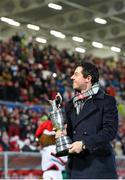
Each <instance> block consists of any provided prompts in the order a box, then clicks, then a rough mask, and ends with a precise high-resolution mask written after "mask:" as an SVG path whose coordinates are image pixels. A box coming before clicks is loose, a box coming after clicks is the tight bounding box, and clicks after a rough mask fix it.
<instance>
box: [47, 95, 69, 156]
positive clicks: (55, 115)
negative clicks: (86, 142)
mask: <svg viewBox="0 0 125 180" xmlns="http://www.w3.org/2000/svg"><path fill="white" fill-rule="evenodd" d="M49 102H50V104H51V105H52V111H51V112H50V119H51V120H52V123H53V125H54V127H55V129H56V130H61V131H63V130H64V116H63V113H62V109H61V108H60V107H61V103H62V97H61V95H60V93H57V95H56V98H55V99H54V100H49ZM71 143H72V142H71V139H70V138H69V137H68V136H66V135H63V136H61V137H59V138H57V139H56V156H66V155H67V154H68V149H69V145H70V144H71Z"/></svg>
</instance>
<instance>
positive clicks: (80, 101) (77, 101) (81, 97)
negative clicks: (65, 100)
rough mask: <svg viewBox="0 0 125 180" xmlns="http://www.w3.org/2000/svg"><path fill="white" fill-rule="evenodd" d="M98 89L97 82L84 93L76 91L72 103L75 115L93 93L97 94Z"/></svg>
mask: <svg viewBox="0 0 125 180" xmlns="http://www.w3.org/2000/svg"><path fill="white" fill-rule="evenodd" d="M98 91H99V84H98V83H95V84H94V85H93V86H92V87H91V88H90V89H89V90H88V91H86V92H84V93H77V94H76V95H75V96H74V97H73V104H74V107H75V108H76V113H77V115H78V114H79V113H80V110H81V109H82V108H83V106H84V104H85V102H86V101H87V100H88V99H90V98H92V96H93V95H94V94H97V93H98Z"/></svg>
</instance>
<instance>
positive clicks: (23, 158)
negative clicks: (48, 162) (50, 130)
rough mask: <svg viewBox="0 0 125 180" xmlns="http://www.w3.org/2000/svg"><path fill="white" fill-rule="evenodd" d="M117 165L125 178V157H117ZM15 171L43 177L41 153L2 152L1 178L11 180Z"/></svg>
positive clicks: (0, 162)
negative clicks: (32, 173)
mask: <svg viewBox="0 0 125 180" xmlns="http://www.w3.org/2000/svg"><path fill="white" fill-rule="evenodd" d="M116 163H117V171H118V175H119V177H121V178H125V156H117V157H116ZM13 170H15V171H16V170H25V171H27V170H39V171H40V172H41V175H42V170H41V155H40V153H31V152H1V153H0V171H1V173H2V174H1V177H3V178H5V179H7V178H9V177H10V176H9V172H10V171H13Z"/></svg>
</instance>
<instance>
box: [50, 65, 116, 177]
mask: <svg viewBox="0 0 125 180" xmlns="http://www.w3.org/2000/svg"><path fill="white" fill-rule="evenodd" d="M71 79H72V80H73V89H74V90H75V92H76V93H75V96H74V97H73V98H72V99H71V100H70V101H69V102H68V103H67V104H66V106H65V116H66V117H65V118H63V116H62V113H61V109H60V104H61V101H62V99H61V97H60V96H59V94H57V96H56V98H55V100H53V101H51V105H52V109H53V110H52V113H51V119H52V121H53V122H54V124H55V127H56V139H57V140H56V147H57V148H56V150H57V156H64V155H66V154H67V155H68V164H67V173H68V179H117V173H116V166H115V156H114V153H113V149H112V146H111V144H110V142H111V141H112V140H113V139H114V138H115V136H116V134H117V129H118V113H117V107H116V101H115V98H114V97H111V96H109V95H107V94H106V93H105V92H103V91H102V90H101V88H100V86H99V72H98V69H97V67H96V66H95V65H94V64H91V63H87V62H82V63H80V64H79V65H78V66H77V67H76V69H75V71H74V74H73V75H72V77H71Z"/></svg>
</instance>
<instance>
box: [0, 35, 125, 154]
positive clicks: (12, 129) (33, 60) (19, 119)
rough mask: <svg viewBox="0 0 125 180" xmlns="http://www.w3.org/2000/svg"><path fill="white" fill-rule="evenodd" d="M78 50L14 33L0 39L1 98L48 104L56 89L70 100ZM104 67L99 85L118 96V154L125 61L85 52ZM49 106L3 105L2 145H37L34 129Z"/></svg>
mask: <svg viewBox="0 0 125 180" xmlns="http://www.w3.org/2000/svg"><path fill="white" fill-rule="evenodd" d="M80 59H81V58H80V55H79V54H77V53H76V52H73V53H72V54H71V53H69V52H68V50H66V49H63V50H59V49H58V48H57V47H54V46H51V45H47V46H44V47H43V48H41V47H40V46H39V44H38V43H37V42H36V41H35V40H34V39H33V38H29V39H28V40H26V39H25V36H24V35H23V34H17V33H16V34H15V35H13V36H12V37H10V38H8V39H6V40H4V41H1V42H0V100H2V101H10V102H15V103H16V102H22V103H24V104H26V105H27V106H28V105H41V106H45V105H48V102H47V100H48V99H53V98H54V97H55V95H56V93H57V92H60V93H61V94H62V96H63V102H66V101H67V100H69V99H70V98H71V97H72V96H73V90H72V82H71V80H70V76H71V75H72V73H73V70H74V68H75V65H76V63H77V62H78V61H79V60H80ZM84 60H86V61H90V62H93V63H95V64H96V65H97V67H98V69H99V71H100V85H101V87H102V88H103V89H104V90H105V91H106V92H107V93H109V94H110V95H112V96H115V97H116V99H117V104H118V109H119V118H120V123H119V134H118V136H117V138H116V140H115V141H114V142H113V146H114V149H115V153H116V155H123V154H125V104H124V100H125V73H124V72H125V61H124V60H122V59H118V60H117V61H116V60H114V59H109V60H106V59H100V58H95V57H93V56H92V55H86V56H85V57H84ZM47 118H48V117H47V112H46V111H44V112H36V111H35V110H32V109H28V108H27V109H26V108H20V107H15V108H8V107H7V106H6V105H0V151H30V152H37V151H39V146H38V145H37V142H36V140H35V136H34V134H35V131H36V129H37V127H38V126H39V124H40V123H41V122H42V121H43V120H45V119H47Z"/></svg>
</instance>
